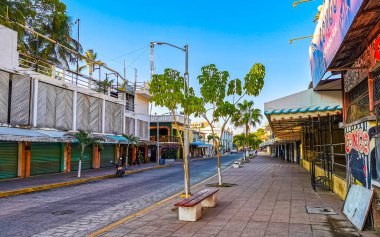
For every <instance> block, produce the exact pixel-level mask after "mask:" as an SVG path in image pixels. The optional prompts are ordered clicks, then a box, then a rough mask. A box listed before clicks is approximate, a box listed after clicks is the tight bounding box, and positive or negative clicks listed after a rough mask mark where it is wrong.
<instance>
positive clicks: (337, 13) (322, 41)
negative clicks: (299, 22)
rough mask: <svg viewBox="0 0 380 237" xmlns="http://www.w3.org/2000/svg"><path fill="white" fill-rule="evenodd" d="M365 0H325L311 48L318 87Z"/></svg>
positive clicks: (311, 60)
mask: <svg viewBox="0 0 380 237" xmlns="http://www.w3.org/2000/svg"><path fill="white" fill-rule="evenodd" d="M362 3H363V0H325V2H324V4H323V10H322V12H321V15H320V17H319V20H318V24H317V27H316V29H315V32H314V37H313V40H312V44H311V46H310V49H309V56H310V64H311V76H312V79H313V86H314V87H316V86H317V85H318V83H319V82H320V81H321V79H322V78H323V76H324V74H325V73H326V70H327V68H328V67H329V66H330V63H331V61H332V60H333V58H334V57H335V54H336V53H337V51H338V49H339V47H340V45H341V44H342V42H343V39H344V37H345V36H346V34H347V32H348V30H349V28H350V26H351V24H352V22H353V20H354V18H355V16H356V14H357V13H358V11H359V9H360V6H361V5H362Z"/></svg>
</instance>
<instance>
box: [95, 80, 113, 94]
mask: <svg viewBox="0 0 380 237" xmlns="http://www.w3.org/2000/svg"><path fill="white" fill-rule="evenodd" d="M113 82H114V80H108V79H105V80H103V81H97V82H95V89H94V90H95V91H97V92H100V93H103V94H108V89H110V88H111V87H112V84H113Z"/></svg>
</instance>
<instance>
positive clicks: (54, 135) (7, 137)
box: [0, 127, 128, 144]
mask: <svg viewBox="0 0 380 237" xmlns="http://www.w3.org/2000/svg"><path fill="white" fill-rule="evenodd" d="M92 136H94V137H99V138H101V139H102V143H114V144H127V143H128V140H127V139H126V138H124V137H122V136H115V135H103V134H92ZM0 141H16V142H17V141H26V142H72V143H77V142H78V140H77V139H75V137H74V133H72V132H65V131H59V130H44V129H30V128H11V127H0Z"/></svg>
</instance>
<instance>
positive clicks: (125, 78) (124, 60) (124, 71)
mask: <svg viewBox="0 0 380 237" xmlns="http://www.w3.org/2000/svg"><path fill="white" fill-rule="evenodd" d="M123 69H124V75H123V77H124V79H126V77H125V76H126V73H125V59H124V68H123Z"/></svg>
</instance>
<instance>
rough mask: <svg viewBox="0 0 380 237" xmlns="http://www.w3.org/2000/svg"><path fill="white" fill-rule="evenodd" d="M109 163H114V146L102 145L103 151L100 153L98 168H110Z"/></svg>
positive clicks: (110, 164)
mask: <svg viewBox="0 0 380 237" xmlns="http://www.w3.org/2000/svg"><path fill="white" fill-rule="evenodd" d="M111 161H115V145H114V144H103V150H102V151H101V152H100V168H105V167H112V166H113V164H112V163H111Z"/></svg>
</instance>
